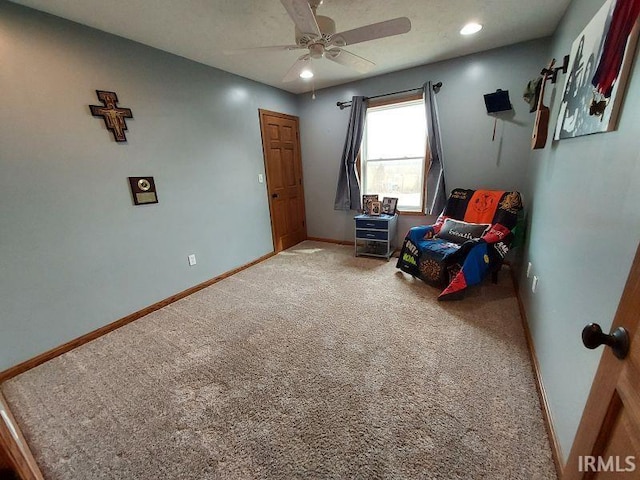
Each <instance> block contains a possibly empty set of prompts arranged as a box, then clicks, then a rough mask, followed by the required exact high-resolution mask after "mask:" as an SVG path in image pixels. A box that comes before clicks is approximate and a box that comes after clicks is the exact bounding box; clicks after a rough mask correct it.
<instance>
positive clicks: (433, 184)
mask: <svg viewBox="0 0 640 480" xmlns="http://www.w3.org/2000/svg"><path fill="white" fill-rule="evenodd" d="M422 89H423V95H424V106H425V108H426V114H427V139H428V141H429V145H428V146H427V148H428V149H429V152H430V154H431V165H430V167H429V171H428V172H427V198H426V202H425V213H427V214H430V215H438V214H440V212H442V209H443V208H444V205H445V203H447V193H446V191H447V189H446V186H445V181H444V159H443V157H442V139H441V138H440V120H439V119H438V104H437V103H436V93H435V92H434V90H433V84H432V83H431V82H427V83H425V84H424V85H423V87H422Z"/></svg>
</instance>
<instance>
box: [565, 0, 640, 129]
mask: <svg viewBox="0 0 640 480" xmlns="http://www.w3.org/2000/svg"><path fill="white" fill-rule="evenodd" d="M617 3H619V4H620V5H617ZM625 3H626V4H627V5H628V4H629V2H623V1H620V0H618V1H616V0H607V1H606V2H605V4H604V5H603V6H602V8H601V9H600V10H599V11H598V13H597V14H596V15H595V16H594V17H593V18H592V20H591V21H590V22H589V24H588V25H587V26H586V27H585V28H584V30H583V31H582V32H581V33H580V35H578V38H576V39H575V41H574V42H573V45H572V47H571V55H570V60H569V71H568V73H567V75H566V77H565V84H564V91H563V97H562V103H561V104H560V112H559V114H558V121H557V124H556V129H555V135H554V138H555V140H560V139H564V138H572V137H578V136H581V135H589V134H592V133H599V132H609V131H611V130H614V129H615V128H616V123H617V120H618V113H619V111H620V107H621V105H622V101H623V96H624V91H625V84H626V81H627V77H628V75H629V70H630V69H631V63H632V61H633V57H634V53H635V48H636V44H637V38H638V24H637V23H638V22H637V21H636V20H637V18H638V17H637V13H634V14H631V13H630V10H629V7H628V6H627V7H623V4H625ZM632 3H633V2H632ZM616 7H618V8H616ZM623 8H624V10H623ZM632 15H635V17H633V18H632ZM620 46H621V47H622V48H619V47H620ZM616 57H618V58H616Z"/></svg>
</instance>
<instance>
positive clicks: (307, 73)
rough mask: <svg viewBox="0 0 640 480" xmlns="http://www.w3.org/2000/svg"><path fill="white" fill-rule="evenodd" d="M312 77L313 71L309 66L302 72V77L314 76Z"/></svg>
mask: <svg viewBox="0 0 640 480" xmlns="http://www.w3.org/2000/svg"><path fill="white" fill-rule="evenodd" d="M312 77H313V72H312V71H311V70H309V69H308V68H305V69H304V70H302V71H301V72H300V78H312Z"/></svg>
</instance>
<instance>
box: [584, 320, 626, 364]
mask: <svg viewBox="0 0 640 480" xmlns="http://www.w3.org/2000/svg"><path fill="white" fill-rule="evenodd" d="M582 343H583V344H584V346H585V347H587V348H591V349H594V348H598V347H599V346H600V345H607V346H608V347H611V350H613V354H614V355H615V356H616V357H618V358H619V359H620V360H622V359H623V358H625V357H626V356H627V354H628V353H629V333H628V332H627V330H626V329H625V328H624V327H618V328H616V329H615V330H614V331H613V332H612V333H611V334H610V335H607V334H606V333H602V328H600V325H598V324H597V323H590V324H589V325H587V326H586V327H584V328H583V329H582Z"/></svg>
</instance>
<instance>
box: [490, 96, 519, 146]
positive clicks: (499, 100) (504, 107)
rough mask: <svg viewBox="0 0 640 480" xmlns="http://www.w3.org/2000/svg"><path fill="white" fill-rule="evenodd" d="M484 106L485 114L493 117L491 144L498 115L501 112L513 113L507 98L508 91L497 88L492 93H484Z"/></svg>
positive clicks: (509, 100) (494, 137) (494, 135)
mask: <svg viewBox="0 0 640 480" xmlns="http://www.w3.org/2000/svg"><path fill="white" fill-rule="evenodd" d="M484 106H485V107H486V109H487V114H489V115H492V116H493V117H494V118H493V136H492V137H491V141H492V142H493V141H494V140H495V139H496V126H497V125H498V116H499V114H500V113H502V112H511V113H513V112H512V110H513V105H511V99H510V98H509V90H502V89H500V88H499V89H497V90H496V91H495V92H494V93H486V94H485V95H484ZM503 118H504V117H503Z"/></svg>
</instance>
